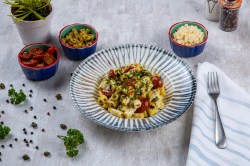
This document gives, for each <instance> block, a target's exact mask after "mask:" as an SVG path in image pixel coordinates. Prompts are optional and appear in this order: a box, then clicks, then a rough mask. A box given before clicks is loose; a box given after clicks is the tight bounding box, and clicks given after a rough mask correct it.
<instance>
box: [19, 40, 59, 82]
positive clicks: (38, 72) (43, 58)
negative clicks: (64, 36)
mask: <svg viewBox="0 0 250 166" xmlns="http://www.w3.org/2000/svg"><path fill="white" fill-rule="evenodd" d="M59 60H60V52H59V51H58V49H57V48H56V47H54V46H52V45H50V44H46V43H34V44H30V45H27V46H25V47H24V48H23V49H22V50H21V51H20V52H19V54H18V62H19V64H20V66H21V68H22V70H23V73H24V74H25V76H26V77H27V78H28V79H30V80H34V81H42V80H47V79H49V78H51V77H52V76H54V75H55V74H56V71H57V69H58V65H59Z"/></svg>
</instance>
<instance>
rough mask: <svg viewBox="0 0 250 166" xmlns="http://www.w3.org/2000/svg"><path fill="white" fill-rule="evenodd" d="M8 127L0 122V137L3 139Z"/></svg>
mask: <svg viewBox="0 0 250 166" xmlns="http://www.w3.org/2000/svg"><path fill="white" fill-rule="evenodd" d="M9 132H10V128H9V127H8V126H4V125H2V124H0V139H5V137H6V136H7V135H9Z"/></svg>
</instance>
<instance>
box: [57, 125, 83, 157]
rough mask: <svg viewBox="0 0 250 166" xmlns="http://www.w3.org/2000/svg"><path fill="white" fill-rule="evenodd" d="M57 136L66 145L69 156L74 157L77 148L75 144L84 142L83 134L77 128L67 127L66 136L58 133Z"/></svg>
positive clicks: (76, 153)
mask: <svg viewBox="0 0 250 166" xmlns="http://www.w3.org/2000/svg"><path fill="white" fill-rule="evenodd" d="M57 137H58V138H60V139H61V140H63V141H64V146H65V147H66V154H67V155H68V156H69V157H75V156H77V155H78V152H79V150H78V149H77V146H78V145H80V144H83V143H84V137H83V134H82V133H81V132H80V131H79V130H77V129H69V130H68V131H67V136H61V135H58V136H57Z"/></svg>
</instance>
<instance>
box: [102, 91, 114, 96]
mask: <svg viewBox="0 0 250 166" xmlns="http://www.w3.org/2000/svg"><path fill="white" fill-rule="evenodd" d="M101 92H102V94H104V95H105V96H107V97H111V96H112V91H111V90H105V89H101Z"/></svg>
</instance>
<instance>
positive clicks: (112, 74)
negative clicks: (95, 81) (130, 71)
mask: <svg viewBox="0 0 250 166" xmlns="http://www.w3.org/2000/svg"><path fill="white" fill-rule="evenodd" d="M114 76H115V71H114V69H110V70H109V78H113V77H114Z"/></svg>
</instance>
